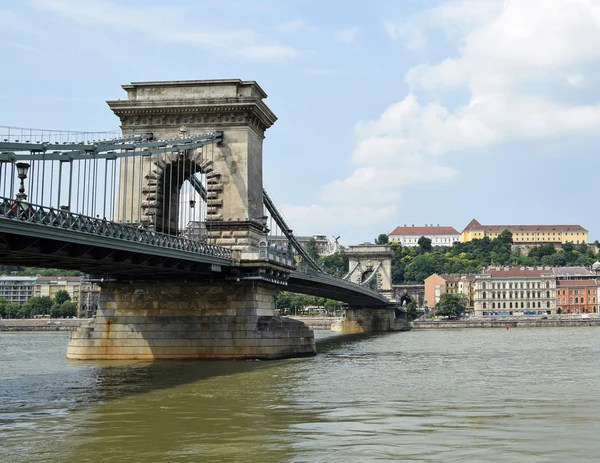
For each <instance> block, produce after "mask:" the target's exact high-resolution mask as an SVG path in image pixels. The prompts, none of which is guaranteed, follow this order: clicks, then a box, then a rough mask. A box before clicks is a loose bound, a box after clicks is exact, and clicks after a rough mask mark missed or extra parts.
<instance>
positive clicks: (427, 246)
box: [417, 236, 431, 252]
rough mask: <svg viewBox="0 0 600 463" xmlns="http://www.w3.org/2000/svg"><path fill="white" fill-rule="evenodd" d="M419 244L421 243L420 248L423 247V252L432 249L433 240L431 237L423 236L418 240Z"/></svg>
mask: <svg viewBox="0 0 600 463" xmlns="http://www.w3.org/2000/svg"><path fill="white" fill-rule="evenodd" d="M417 244H418V245H419V248H420V249H421V251H423V252H429V251H431V240H430V239H429V238H426V237H424V236H421V238H419V241H417Z"/></svg>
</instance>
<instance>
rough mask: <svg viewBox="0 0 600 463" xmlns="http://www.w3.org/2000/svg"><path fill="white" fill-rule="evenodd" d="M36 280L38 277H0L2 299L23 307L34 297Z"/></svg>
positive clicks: (0, 295)
mask: <svg viewBox="0 0 600 463" xmlns="http://www.w3.org/2000/svg"><path fill="white" fill-rule="evenodd" d="M36 280H37V277H18V276H10V275H8V276H0V297H1V298H3V299H5V300H6V301H8V302H15V303H17V304H19V305H23V304H25V302H27V301H28V300H29V298H31V297H32V296H33V294H34V285H35V281H36Z"/></svg>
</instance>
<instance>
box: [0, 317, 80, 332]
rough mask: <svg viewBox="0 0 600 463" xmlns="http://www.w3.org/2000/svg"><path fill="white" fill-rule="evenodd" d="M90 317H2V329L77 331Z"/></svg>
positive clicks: (0, 329)
mask: <svg viewBox="0 0 600 463" xmlns="http://www.w3.org/2000/svg"><path fill="white" fill-rule="evenodd" d="M87 321H89V319H88V318H74V319H68V318H64V319H63V318H59V319H47V318H40V319H37V318H36V319H14V318H13V319H2V320H0V331H75V330H76V329H77V328H78V327H79V326H81V325H82V324H83V323H85V322H87Z"/></svg>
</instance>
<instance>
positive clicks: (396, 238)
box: [388, 225, 460, 247]
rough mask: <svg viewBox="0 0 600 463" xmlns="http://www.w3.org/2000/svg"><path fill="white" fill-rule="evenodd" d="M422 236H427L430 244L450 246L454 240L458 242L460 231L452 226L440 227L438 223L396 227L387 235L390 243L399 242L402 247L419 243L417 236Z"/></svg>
mask: <svg viewBox="0 0 600 463" xmlns="http://www.w3.org/2000/svg"><path fill="white" fill-rule="evenodd" d="M422 236H424V237H425V238H429V239H430V240H431V245H432V246H452V245H453V244H454V243H455V242H460V233H459V232H458V231H456V229H454V227H440V226H439V225H436V226H434V225H425V226H424V227H415V226H414V225H411V226H406V225H404V226H403V227H396V228H395V229H394V231H393V232H392V233H390V234H389V235H388V239H389V241H390V243H400V244H401V245H402V246H403V247H405V246H406V247H412V246H418V245H419V238H421V237H422Z"/></svg>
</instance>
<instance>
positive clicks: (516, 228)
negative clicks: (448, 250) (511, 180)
mask: <svg viewBox="0 0 600 463" xmlns="http://www.w3.org/2000/svg"><path fill="white" fill-rule="evenodd" d="M505 230H508V231H509V232H511V233H512V237H513V243H516V244H547V243H551V244H558V243H560V244H564V243H573V244H582V243H585V244H587V243H588V239H589V237H588V231H587V230H586V229H585V228H583V227H582V226H581V225H482V224H480V223H479V222H478V221H477V220H475V219H473V220H471V221H470V222H469V224H468V225H467V226H466V227H465V229H464V230H463V231H462V233H461V241H462V242H463V243H465V242H467V241H471V240H474V239H481V238H484V237H486V236H487V237H488V238H490V239H494V238H496V237H498V235H500V233H502V232H503V231H505Z"/></svg>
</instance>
